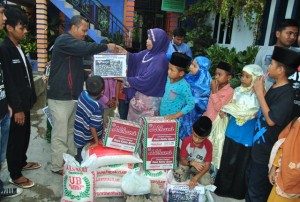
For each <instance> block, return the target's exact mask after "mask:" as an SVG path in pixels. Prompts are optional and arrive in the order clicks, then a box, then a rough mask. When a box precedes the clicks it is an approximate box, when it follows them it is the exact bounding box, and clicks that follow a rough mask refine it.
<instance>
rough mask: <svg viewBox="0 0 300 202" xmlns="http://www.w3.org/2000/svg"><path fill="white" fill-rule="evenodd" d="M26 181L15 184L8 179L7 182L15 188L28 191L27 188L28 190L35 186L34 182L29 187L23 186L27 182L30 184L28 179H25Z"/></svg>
mask: <svg viewBox="0 0 300 202" xmlns="http://www.w3.org/2000/svg"><path fill="white" fill-rule="evenodd" d="M25 179H26V180H25V181H23V182H15V181H13V180H12V179H9V180H8V181H9V182H10V183H11V184H13V185H15V186H17V187H20V188H22V189H28V188H30V187H33V186H34V185H35V184H34V182H32V181H31V182H32V184H30V185H24V184H26V183H28V182H30V180H29V179H28V178H25Z"/></svg>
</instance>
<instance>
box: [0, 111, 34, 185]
mask: <svg viewBox="0 0 300 202" xmlns="http://www.w3.org/2000/svg"><path fill="white" fill-rule="evenodd" d="M24 114H25V122H24V125H22V126H21V125H18V124H17V123H16V122H15V120H14V116H12V118H11V123H10V131H9V138H8V144H7V153H6V158H7V167H8V171H9V173H10V177H11V179H13V180H16V179H18V178H20V177H22V176H23V175H22V169H23V167H24V166H25V165H26V164H27V162H26V161H27V156H26V153H27V149H28V145H29V140H30V133H31V130H30V111H25V112H24Z"/></svg>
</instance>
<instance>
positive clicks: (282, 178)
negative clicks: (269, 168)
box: [277, 117, 300, 197]
mask: <svg viewBox="0 0 300 202" xmlns="http://www.w3.org/2000/svg"><path fill="white" fill-rule="evenodd" d="M282 138H286V139H285V141H284V143H283V144H282V145H281V148H282V157H281V165H280V172H279V173H278V178H277V185H278V186H279V188H280V189H281V190H282V191H283V192H284V193H285V194H287V195H290V196H291V197H293V196H295V195H300V117H299V118H298V119H297V120H295V121H292V122H291V123H289V125H288V126H286V127H285V129H284V130H283V131H282V132H281V133H280V135H279V137H278V139H282Z"/></svg>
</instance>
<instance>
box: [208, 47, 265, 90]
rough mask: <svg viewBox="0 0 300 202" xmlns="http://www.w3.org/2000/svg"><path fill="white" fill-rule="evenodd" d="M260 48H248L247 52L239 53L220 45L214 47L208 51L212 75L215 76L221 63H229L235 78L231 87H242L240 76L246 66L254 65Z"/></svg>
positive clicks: (231, 82)
mask: <svg viewBox="0 0 300 202" xmlns="http://www.w3.org/2000/svg"><path fill="white" fill-rule="evenodd" d="M258 49H259V47H258V46H248V47H247V48H246V50H244V51H240V52H237V51H236V49H235V48H231V49H229V48H227V47H222V46H219V45H212V46H210V47H209V48H208V49H207V50H206V53H207V57H208V58H209V59H210V60H211V66H212V67H211V68H210V74H211V75H214V74H215V71H216V67H217V65H218V63H219V62H220V61H224V62H228V63H229V64H231V65H232V66H233V68H234V72H235V77H234V78H233V79H232V80H231V81H230V85H231V86H232V87H233V88H235V87H237V86H239V85H240V76H241V72H242V69H243V67H244V66H245V65H248V64H253V63H254V60H255V56H256V54H257V52H258Z"/></svg>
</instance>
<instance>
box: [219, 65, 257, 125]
mask: <svg viewBox="0 0 300 202" xmlns="http://www.w3.org/2000/svg"><path fill="white" fill-rule="evenodd" d="M243 71H244V72H247V73H248V74H250V75H252V82H251V84H250V86H248V87H243V86H242V85H241V86H239V87H237V88H235V89H234V95H233V99H232V100H231V101H230V103H228V104H227V105H225V106H224V107H223V108H222V111H224V112H226V113H228V114H231V115H232V116H233V117H235V118H236V124H237V125H240V126H242V125H243V124H244V123H245V122H246V121H248V120H250V119H253V118H254V114H255V113H256V112H257V111H258V109H259V102H258V100H257V97H256V94H255V92H254V91H253V85H254V82H255V80H256V79H257V78H258V77H260V76H263V70H262V68H261V67H260V66H258V65H255V64H250V65H246V66H245V67H244V68H243Z"/></svg>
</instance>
